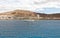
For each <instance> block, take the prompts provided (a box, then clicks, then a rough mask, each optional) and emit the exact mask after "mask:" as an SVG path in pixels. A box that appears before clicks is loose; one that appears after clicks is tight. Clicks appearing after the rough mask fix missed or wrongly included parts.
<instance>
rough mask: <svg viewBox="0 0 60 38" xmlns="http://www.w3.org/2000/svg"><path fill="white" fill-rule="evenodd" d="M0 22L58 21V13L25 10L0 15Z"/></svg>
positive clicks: (59, 15)
mask: <svg viewBox="0 0 60 38" xmlns="http://www.w3.org/2000/svg"><path fill="white" fill-rule="evenodd" d="M0 20H60V13H56V14H44V13H36V12H32V11H27V10H14V11H9V12H5V13H0Z"/></svg>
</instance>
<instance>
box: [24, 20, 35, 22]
mask: <svg viewBox="0 0 60 38" xmlns="http://www.w3.org/2000/svg"><path fill="white" fill-rule="evenodd" d="M24 21H25V22H27V21H35V20H24Z"/></svg>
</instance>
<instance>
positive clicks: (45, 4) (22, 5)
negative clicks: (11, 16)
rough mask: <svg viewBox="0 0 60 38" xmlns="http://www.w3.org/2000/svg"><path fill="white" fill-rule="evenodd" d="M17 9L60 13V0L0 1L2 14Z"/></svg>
mask: <svg viewBox="0 0 60 38" xmlns="http://www.w3.org/2000/svg"><path fill="white" fill-rule="evenodd" d="M16 9H21V10H30V11H34V12H39V13H47V14H51V13H60V0H0V13H2V12H6V11H12V10H16Z"/></svg>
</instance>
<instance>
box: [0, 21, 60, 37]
mask: <svg viewBox="0 0 60 38" xmlns="http://www.w3.org/2000/svg"><path fill="white" fill-rule="evenodd" d="M0 38H60V20H39V21H21V20H0Z"/></svg>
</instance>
